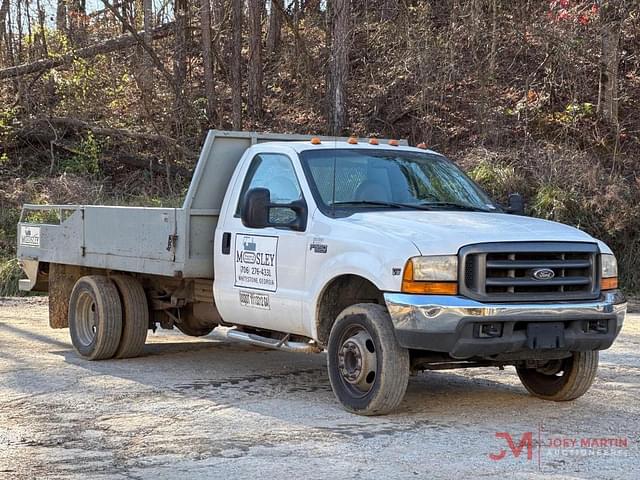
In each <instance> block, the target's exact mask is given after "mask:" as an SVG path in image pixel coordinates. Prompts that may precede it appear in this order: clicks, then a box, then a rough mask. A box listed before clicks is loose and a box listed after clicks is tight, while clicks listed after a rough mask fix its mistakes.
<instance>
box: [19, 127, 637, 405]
mask: <svg viewBox="0 0 640 480" xmlns="http://www.w3.org/2000/svg"><path fill="white" fill-rule="evenodd" d="M216 135H217V136H218V137H222V138H223V139H224V138H226V139H227V140H228V139H229V138H238V137H242V135H240V134H238V133H237V132H232V133H229V132H215V133H214V135H213V136H214V138H215V136H216ZM210 137H211V134H210ZM243 138H244V137H243ZM208 141H209V145H208V146H207V144H205V148H204V150H203V156H202V157H201V160H200V161H199V164H198V166H197V168H196V171H195V173H194V178H193V180H192V185H191V188H190V189H189V192H188V193H187V197H186V199H185V206H184V207H183V208H182V209H179V211H178V210H175V211H174V212H171V211H168V212H159V211H156V212H154V210H157V209H146V210H148V211H150V212H152V213H148V212H147V213H139V215H143V216H144V218H145V219H146V220H145V221H144V223H145V225H146V224H148V227H145V228H147V229H148V230H149V232H160V230H159V228H160V227H156V226H155V223H154V220H153V218H152V215H155V216H156V217H159V218H163V219H164V222H165V224H166V225H165V226H164V230H162V232H163V233H161V234H160V233H154V235H155V236H161V237H162V238H158V239H157V242H156V240H155V239H153V236H154V235H151V237H152V240H153V241H154V242H155V243H158V245H160V242H161V241H164V236H165V235H166V233H167V232H169V234H168V240H167V251H168V252H169V254H170V255H169V256H171V250H172V249H173V261H172V262H171V261H170V258H169V257H168V258H166V259H165V258H164V257H162V259H153V261H152V259H148V261H144V260H141V259H138V261H137V262H133V264H132V262H130V261H126V260H124V257H125V256H124V255H123V260H122V261H121V262H120V263H118V261H117V260H114V259H113V257H109V258H108V259H106V258H102V259H101V261H98V259H99V258H101V257H100V256H96V259H94V260H87V258H86V257H87V255H88V254H89V253H90V252H91V250H92V247H91V245H90V243H91V242H90V241H89V242H87V239H86V237H83V239H82V247H83V248H84V249H85V250H84V254H82V256H79V257H78V258H66V259H61V258H60V257H56V258H53V257H55V256H54V255H53V254H52V253H51V250H54V251H55V250H56V248H57V247H55V238H56V237H59V238H64V237H63V236H62V233H61V231H59V230H56V229H53V228H51V229H49V230H48V231H47V229H48V227H46V226H42V227H43V230H44V231H42V232H41V231H40V227H41V226H37V225H34V224H32V223H29V222H26V221H23V222H21V224H20V225H19V229H21V230H20V232H22V231H23V230H24V229H25V228H29V232H31V231H32V230H33V228H34V227H36V228H38V236H39V240H38V245H37V246H34V245H33V241H32V240H29V239H25V241H24V242H23V243H22V244H21V245H20V246H19V254H20V255H21V261H22V262H23V265H24V268H25V271H26V272H27V273H28V274H29V279H28V280H27V281H26V282H25V286H26V287H31V288H34V287H35V286H36V285H37V284H38V285H42V284H43V281H42V279H43V275H45V274H46V275H48V277H49V278H48V282H49V285H51V279H52V278H53V277H54V276H55V275H51V270H52V268H51V265H54V266H55V267H54V268H53V270H56V271H58V272H64V273H58V274H57V276H56V278H71V280H70V281H69V282H68V285H72V284H73V287H71V288H69V287H67V290H70V292H69V291H67V293H61V294H60V296H59V298H62V299H63V300H64V299H65V298H68V300H67V301H66V308H62V310H63V314H64V313H66V316H67V320H68V321H67V323H66V325H64V323H65V322H64V319H63V320H61V321H59V322H58V324H63V325H62V326H67V325H68V326H69V327H70V328H71V330H72V332H71V333H72V340H73V341H74V345H75V346H76V348H77V349H78V351H79V352H80V353H81V354H83V351H84V352H85V354H84V356H87V357H88V358H91V357H92V356H93V357H94V358H108V357H109V353H108V352H109V351H110V350H109V348H111V349H113V348H115V350H114V352H112V353H111V357H113V356H116V357H117V356H118V353H117V352H118V351H120V350H121V347H118V344H119V343H122V342H125V343H126V342H129V343H131V342H133V343H136V342H137V343H136V345H137V346H136V348H132V349H131V350H132V351H134V350H135V351H136V352H138V353H139V352H140V351H141V346H140V340H139V338H138V337H142V334H141V333H138V334H137V335H138V337H136V338H138V339H137V340H135V341H134V340H131V338H132V334H131V333H129V334H127V333H126V332H127V325H130V324H131V325H133V324H136V325H141V324H143V323H144V324H145V325H144V326H138V327H136V328H137V331H138V332H141V331H142V329H143V328H144V330H145V331H146V329H147V328H149V326H154V327H155V324H156V323H160V324H161V325H163V326H168V327H173V326H177V327H178V328H180V329H181V330H183V331H185V333H190V334H202V333H208V331H210V330H211V329H212V328H214V327H215V326H216V325H224V326H227V327H230V329H229V330H228V331H227V335H228V336H229V337H230V338H233V339H236V340H241V341H246V342H250V343H254V344H258V345H264V346H269V347H272V348H281V349H285V350H291V351H300V352H321V351H326V354H327V367H328V371H329V378H330V381H331V385H332V388H333V390H334V393H335V394H336V397H337V398H338V400H339V401H340V402H341V404H342V405H343V406H344V407H345V408H346V409H347V410H349V411H352V412H354V413H359V414H365V415H373V414H382V413H387V412H389V411H391V410H393V409H395V408H396V407H397V406H398V405H399V404H400V402H401V400H402V398H403V396H404V392H405V390H406V388H407V384H408V379H409V375H410V372H412V371H417V370H426V369H442V368H468V367H476V366H495V367H499V368H502V367H504V366H507V365H513V366H515V368H516V370H517V372H518V375H519V377H520V379H521V380H522V382H523V384H524V386H525V387H526V388H527V390H529V392H531V393H532V394H533V395H536V396H538V397H541V398H545V399H548V400H555V401H563V400H573V399H575V398H578V397H579V396H581V395H582V394H584V393H585V392H586V391H587V390H588V388H589V387H590V385H591V383H592V381H593V379H594V376H595V374H596V370H597V365H598V352H599V350H602V349H606V348H608V347H610V346H611V344H612V343H613V341H614V339H615V338H616V336H617V335H618V333H619V332H620V329H621V328H622V324H623V321H624V316H625V312H626V301H625V298H624V296H623V295H622V293H621V292H620V290H619V289H618V285H617V265H616V260H615V257H614V255H613V253H612V252H611V250H610V249H609V247H607V245H605V244H604V243H603V242H601V241H599V240H597V239H594V238H592V237H591V236H589V235H588V234H586V233H585V232H583V231H581V230H578V229H576V228H573V227H570V226H566V225H562V224H559V223H556V222H550V221H545V220H541V219H535V218H530V217H526V216H523V215H518V214H514V212H512V211H509V209H506V208H504V207H502V206H500V205H498V204H496V203H495V202H494V201H493V200H492V199H491V198H489V196H488V195H487V194H486V193H485V192H483V190H482V189H481V188H480V187H479V186H478V185H476V184H475V183H474V182H473V181H472V180H470V179H469V178H468V177H467V176H466V175H465V174H464V173H463V172H462V171H461V170H460V169H459V168H457V167H456V166H455V165H454V164H453V163H452V162H450V161H449V160H448V159H446V158H445V157H444V156H443V155H441V154H438V153H436V152H434V151H431V150H427V149H426V148H417V147H410V146H408V145H406V142H398V141H394V140H390V141H381V140H378V139H370V140H364V141H362V140H358V139H355V138H350V139H332V138H319V137H316V138H304V137H295V138H286V137H285V138H273V139H272V138H269V137H268V136H266V137H260V141H252V142H251V145H245V144H243V145H242V146H240V144H237V143H234V144H231V145H226V146H225V147H224V148H222V147H220V148H222V149H221V150H220V149H219V151H218V156H219V155H221V153H220V152H229V151H233V152H235V153H234V155H235V157H234V158H235V160H234V161H233V162H229V161H227V162H222V164H216V162H215V161H213V160H211V158H214V157H215V155H213V157H212V155H211V150H212V149H215V147H214V140H213V139H211V138H209V140H208ZM218 145H224V143H219V144H218ZM207 148H208V149H209V150H207ZM231 156H233V155H231ZM28 208H30V207H27V209H28ZM79 208H80V207H79ZM102 208H107V207H102ZM87 211H88V212H90V213H89V217H90V216H91V215H94V214H95V215H102V216H103V217H102V218H103V219H106V218H107V217H108V215H107V214H105V213H104V212H99V211H98V210H96V211H95V212H94V211H93V210H92V209H91V208H90V207H82V219H80V218H79V215H78V214H77V212H76V211H73V212H72V214H71V217H73V216H74V215H76V216H78V218H77V219H76V220H75V221H76V222H77V223H78V225H80V224H81V225H83V226H82V229H83V232H85V222H86V221H87V220H86V218H87ZM113 212H114V211H113V210H112V211H111V213H110V214H111V216H113V215H114V213H113ZM116 213H117V212H116ZM119 215H120V218H121V219H122V218H125V216H126V215H127V212H126V211H122V212H120V213H119ZM132 215H133V213H132ZM136 215H137V214H136ZM116 218H117V215H116ZM127 218H128V217H127ZM172 218H173V222H174V223H172ZM105 221H106V220H105ZM115 221H116V220H114V222H115ZM158 221H160V220H158ZM65 223H66V222H63V221H61V223H60V225H58V227H62V226H63V225H64V224H65ZM78 228H80V227H78V226H76V227H75V229H76V230H77V229H78ZM69 230H70V231H73V227H69ZM172 230H173V233H171V232H172ZM56 232H58V233H56ZM23 233H24V232H23ZM207 235H209V237H207ZM46 236H49V237H50V238H52V244H53V246H52V247H51V248H49V249H48V251H49V253H46V252H44V251H38V250H37V249H38V248H40V239H42V241H43V242H44V241H45V240H44V238H45V237H46ZM68 237H69V232H67V238H68ZM25 238H26V237H25ZM29 242H31V244H29ZM96 242H97V240H96ZM116 243H117V242H115V241H114V245H113V247H112V250H113V251H114V252H115V251H117V250H118V248H119V247H117V245H116ZM123 248H124V247H123ZM106 250H109V248H106ZM127 251H128V250H127ZM109 253H110V252H108V251H105V252H103V255H107V254H109ZM200 253H201V254H202V255H204V256H203V257H202V256H201V257H198V254H200ZM128 255H129V257H130V252H129V254H128ZM137 255H139V256H142V255H144V253H142V252H140V253H138V254H137ZM163 255H164V254H163ZM207 255H208V256H207ZM47 257H51V258H47ZM108 262H111V263H108ZM203 262H205V263H206V262H209V263H208V264H206V265H205V264H203ZM74 268H75V269H76V270H74ZM77 268H80V270H77ZM45 270H46V271H45ZM87 273H88V274H90V275H86V274H87ZM60 275H63V276H62V277H60ZM89 277H91V278H93V277H100V282H102V283H100V282H98V283H96V282H95V281H94V282H93V283H91V282H89V283H87V280H86V279H87V278H89ZM83 278H84V279H85V282H84V284H82V285H81V286H80V287H78V282H81V280H82V279H83ZM123 279H124V280H123ZM94 280H95V279H94ZM105 282H106V283H109V282H111V283H113V285H114V291H119V292H120V303H119V305H120V307H119V308H120V321H119V323H118V322H117V321H116V322H115V326H113V325H112V327H113V328H110V327H109V323H108V322H106V323H105V321H103V320H104V319H103V318H102V317H104V318H107V317H109V315H110V313H109V312H108V311H107V310H108V309H105V308H102V307H100V305H99V304H100V302H101V299H100V298H98V297H100V295H102V294H101V293H100V289H105V288H106V287H104V285H103V283H105ZM127 282H128V283H127ZM125 283H126V285H125ZM133 284H135V285H136V286H131V285H133ZM123 285H124V286H123ZM76 289H80V293H77V292H76ZM83 289H84V290H83ZM129 289H131V290H132V291H134V290H135V292H136V295H137V297H136V298H137V300H133V299H132V298H129V297H130V296H129V295H123V293H122V292H123V290H124V291H125V293H126V292H127V291H128V290H129ZM203 289H204V290H207V289H210V290H209V292H210V293H211V298H210V300H207V299H206V297H207V295H206V293H205V294H203V293H198V292H202V290H203ZM107 290H108V289H107ZM74 292H75V293H76V294H75V296H74ZM82 292H85V293H86V295H85V297H86V298H85V299H84V300H82V297H83V296H82V295H81V293H82ZM107 296H108V295H107ZM109 298H111V297H109ZM54 301H55V299H54ZM83 302H84V303H83ZM91 302H93V303H94V304H95V305H97V306H98V307H100V308H97V309H94V310H95V312H97V313H94V314H93V316H92V315H91V314H90V313H91V308H92V307H91V306H90V305H89V304H91ZM103 303H104V302H103ZM135 305H137V307H136V306H135ZM141 305H142V306H141ZM136 309H137V310H136ZM116 310H117V308H116ZM143 310H144V312H143ZM135 311H137V313H135ZM83 312H84V314H83ZM132 312H134V313H132ZM83 315H84V316H83ZM113 315H115V316H117V315H116V314H112V316H113ZM127 317H131V320H127ZM134 317H135V318H134ZM138 317H140V318H142V320H140V319H139V318H138ZM112 323H113V322H112ZM83 325H84V326H83ZM87 325H89V326H87ZM105 325H106V326H105ZM118 329H119V330H120V332H121V333H120V337H119V340H118V342H119V343H118V342H116V341H111V344H110V346H109V347H108V348H107V347H105V349H103V350H104V351H102V350H101V351H100V352H99V353H100V354H99V355H94V354H95V345H96V344H97V343H100V341H101V339H102V338H103V336H104V335H102V336H101V333H103V332H104V331H107V330H108V331H109V332H111V333H110V335H111V336H113V335H116V333H114V332H115V331H116V330H118ZM74 330H75V333H74ZM92 332H93V336H92V335H91V333H92ZM145 335H146V333H145ZM126 338H128V339H129V340H123V339H126ZM83 342H84V343H83ZM91 342H93V346H94V350H91V348H90V345H91ZM143 343H144V338H142V344H143ZM87 345H89V347H87ZM113 345H115V347H114V346H113ZM83 348H84V350H83ZM125 351H126V348H125ZM86 352H88V354H86ZM105 352H107V353H105ZM125 356H126V355H125Z"/></svg>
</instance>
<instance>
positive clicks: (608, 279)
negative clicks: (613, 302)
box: [600, 254, 618, 290]
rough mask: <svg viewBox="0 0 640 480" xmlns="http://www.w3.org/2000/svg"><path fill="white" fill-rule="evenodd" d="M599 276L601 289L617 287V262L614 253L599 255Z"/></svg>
mask: <svg viewBox="0 0 640 480" xmlns="http://www.w3.org/2000/svg"><path fill="white" fill-rule="evenodd" d="M600 278H601V280H600V289H601V290H612V289H614V288H618V262H617V261H616V257H615V256H614V255H610V254H602V255H600Z"/></svg>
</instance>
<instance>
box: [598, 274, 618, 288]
mask: <svg viewBox="0 0 640 480" xmlns="http://www.w3.org/2000/svg"><path fill="white" fill-rule="evenodd" d="M615 288H618V277H610V278H603V279H602V280H600V290H613V289H615Z"/></svg>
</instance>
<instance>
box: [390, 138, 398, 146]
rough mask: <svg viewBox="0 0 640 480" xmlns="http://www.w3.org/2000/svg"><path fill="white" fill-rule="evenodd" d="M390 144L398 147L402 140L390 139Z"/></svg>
mask: <svg viewBox="0 0 640 480" xmlns="http://www.w3.org/2000/svg"><path fill="white" fill-rule="evenodd" d="M389 145H391V146H392V147H397V146H398V145H400V142H398V140H389Z"/></svg>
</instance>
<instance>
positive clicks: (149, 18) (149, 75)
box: [140, 0, 154, 98]
mask: <svg viewBox="0 0 640 480" xmlns="http://www.w3.org/2000/svg"><path fill="white" fill-rule="evenodd" d="M142 25H143V29H144V35H143V38H144V41H145V43H146V44H147V45H149V46H150V45H151V42H152V41H153V32H152V29H153V0H142ZM143 55H144V56H143V60H142V64H143V67H144V71H143V72H142V75H141V77H140V79H141V87H142V94H143V95H145V97H146V98H149V94H150V93H151V90H152V89H153V84H154V82H153V61H152V60H151V56H150V55H149V52H147V51H145V52H144V53H143Z"/></svg>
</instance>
